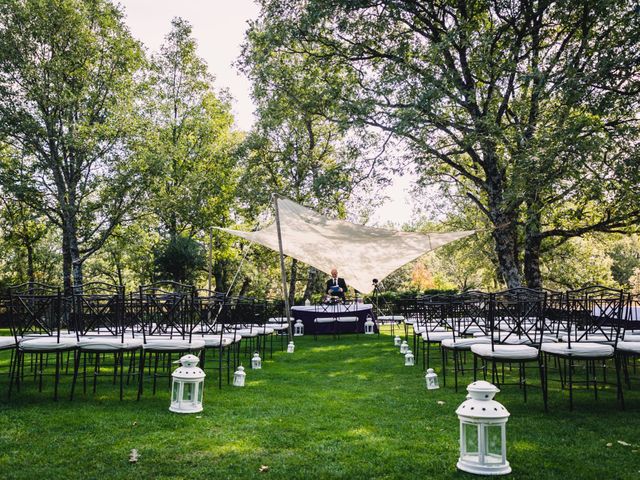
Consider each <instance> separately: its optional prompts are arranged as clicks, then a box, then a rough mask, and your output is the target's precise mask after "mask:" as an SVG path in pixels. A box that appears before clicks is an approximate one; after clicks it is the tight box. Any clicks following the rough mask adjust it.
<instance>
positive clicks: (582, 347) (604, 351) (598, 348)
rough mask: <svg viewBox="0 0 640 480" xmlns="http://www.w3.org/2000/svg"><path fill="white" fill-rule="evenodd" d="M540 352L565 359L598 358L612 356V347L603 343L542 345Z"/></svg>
mask: <svg viewBox="0 0 640 480" xmlns="http://www.w3.org/2000/svg"><path fill="white" fill-rule="evenodd" d="M541 350H542V351H543V352H545V353H552V354H554V355H562V356H566V357H585V358H600V357H610V356H611V355H613V347H612V346H611V345H606V344H604V343H590V342H576V343H572V344H571V348H569V344H568V343H544V344H542V347H541Z"/></svg>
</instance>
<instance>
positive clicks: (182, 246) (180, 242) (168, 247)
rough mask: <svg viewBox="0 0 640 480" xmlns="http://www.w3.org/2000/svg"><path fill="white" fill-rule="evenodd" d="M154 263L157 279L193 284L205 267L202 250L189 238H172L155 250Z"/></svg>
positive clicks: (198, 244) (199, 245)
mask: <svg viewBox="0 0 640 480" xmlns="http://www.w3.org/2000/svg"><path fill="white" fill-rule="evenodd" d="M154 263H155V267H156V272H157V275H158V279H162V280H173V281H174V282H180V283H187V284H194V283H195V280H196V277H197V275H198V273H199V270H202V269H204V267H205V265H206V262H205V257H204V248H203V247H202V245H201V244H200V243H198V242H197V241H195V240H193V239H192V238H190V237H185V236H178V237H173V238H171V239H169V241H168V242H165V243H162V244H160V246H159V247H158V248H157V249H156V251H155V257H154Z"/></svg>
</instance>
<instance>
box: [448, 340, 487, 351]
mask: <svg viewBox="0 0 640 480" xmlns="http://www.w3.org/2000/svg"><path fill="white" fill-rule="evenodd" d="M482 343H491V339H490V338H489V337H474V338H456V339H455V342H454V341H453V338H445V339H444V340H442V346H443V347H444V348H452V349H453V348H455V349H457V350H469V349H470V348H471V345H478V344H482Z"/></svg>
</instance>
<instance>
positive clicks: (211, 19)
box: [118, 0, 412, 226]
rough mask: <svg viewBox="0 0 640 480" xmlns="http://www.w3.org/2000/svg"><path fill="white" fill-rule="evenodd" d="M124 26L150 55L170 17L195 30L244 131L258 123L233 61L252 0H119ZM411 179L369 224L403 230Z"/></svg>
mask: <svg viewBox="0 0 640 480" xmlns="http://www.w3.org/2000/svg"><path fill="white" fill-rule="evenodd" d="M118 3H119V4H120V5H121V6H122V7H123V9H124V13H125V16H126V18H125V22H126V23H127V25H128V26H129V29H130V30H131V33H132V35H133V36H134V37H135V38H137V39H138V40H140V41H141V42H142V43H143V44H144V45H145V46H146V48H147V49H148V50H149V52H157V51H158V50H159V48H160V45H161V44H162V42H163V40H164V37H165V35H166V34H167V33H168V32H169V29H170V28H171V19H172V18H174V17H181V18H183V19H185V20H187V21H188V22H189V23H190V24H191V26H192V27H193V36H194V37H195V39H196V40H197V42H198V54H199V55H200V57H202V58H203V59H204V60H205V61H206V62H207V65H208V66H209V71H210V72H211V74H212V75H213V76H214V77H215V79H216V80H215V85H216V87H217V88H219V89H227V90H228V91H229V92H230V94H231V96H232V97H233V99H234V100H233V114H234V117H235V120H236V126H237V128H239V129H240V130H245V131H246V130H249V129H250V128H251V125H252V124H253V121H254V116H253V111H254V106H253V103H252V101H251V95H250V91H251V84H250V82H249V80H248V79H247V78H245V77H244V76H243V75H242V74H241V73H240V72H239V71H238V70H237V68H236V67H234V66H233V63H234V61H235V60H236V59H237V58H238V56H239V55H240V52H241V45H242V42H243V41H244V32H245V31H246V29H247V28H248V22H249V20H252V19H255V18H257V17H258V14H259V7H258V6H257V5H256V4H255V3H254V2H253V0H180V1H178V0H120V1H119V2H118ZM411 181H412V178H410V177H395V178H394V179H393V182H392V184H391V185H390V186H389V187H387V188H386V189H385V190H383V191H382V192H380V195H382V196H386V197H389V200H388V201H387V202H386V203H385V204H384V205H383V206H382V207H381V208H379V209H378V210H377V211H376V212H375V213H374V215H372V217H371V219H370V220H369V224H370V225H380V226H381V225H385V224H389V223H391V224H394V225H396V226H400V225H402V224H403V223H407V222H408V221H409V220H410V217H411V212H412V203H411V197H410V194H409V189H410V188H411Z"/></svg>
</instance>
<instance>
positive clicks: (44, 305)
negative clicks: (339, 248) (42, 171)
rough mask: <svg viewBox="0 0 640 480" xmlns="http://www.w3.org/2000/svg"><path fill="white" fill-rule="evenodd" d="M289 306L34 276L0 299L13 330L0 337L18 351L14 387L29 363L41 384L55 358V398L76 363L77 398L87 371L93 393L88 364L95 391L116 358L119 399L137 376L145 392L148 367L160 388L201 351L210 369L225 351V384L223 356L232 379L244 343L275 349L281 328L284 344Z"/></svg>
mask: <svg viewBox="0 0 640 480" xmlns="http://www.w3.org/2000/svg"><path fill="white" fill-rule="evenodd" d="M282 313H283V305H282V302H278V301H267V300H259V299H255V298H246V297H228V296H225V295H222V294H219V293H217V292H212V291H206V290H197V289H196V288H195V287H193V286H190V285H183V284H179V283H175V282H159V283H154V284H152V285H145V286H141V287H140V288H139V289H138V290H137V291H136V292H130V293H129V294H125V291H124V288H123V287H120V286H114V285H109V284H105V283H100V282H94V283H89V284H85V285H82V286H77V287H75V288H74V291H73V294H72V295H63V294H62V293H61V291H60V289H59V288H57V287H52V286H49V285H42V284H35V283H29V284H23V285H19V286H16V287H12V288H10V290H9V295H8V296H7V297H5V298H3V299H2V302H1V303H0V315H2V316H3V317H5V320H6V321H7V323H8V324H9V326H10V328H11V334H12V336H11V337H2V339H3V340H2V343H0V348H1V349H4V350H11V360H10V382H9V394H11V392H12V390H13V389H14V388H16V389H20V384H21V383H22V381H23V380H24V378H25V376H26V373H25V368H26V367H27V363H29V364H28V370H29V372H30V373H33V376H34V379H35V380H36V381H37V382H38V385H39V388H40V389H42V382H43V372H44V371H45V370H46V367H47V365H48V364H49V361H50V360H51V358H53V359H54V361H55V367H54V372H53V376H54V398H56V399H57V397H58V385H59V379H60V375H61V374H62V373H63V372H64V373H68V372H69V370H70V369H71V371H72V373H73V380H72V386H71V397H72V398H73V395H74V391H75V388H76V384H77V381H78V379H79V377H80V376H81V377H82V381H83V387H84V391H85V392H86V389H87V375H88V374H87V371H88V370H87V368H89V370H90V374H89V375H92V376H93V389H94V391H95V388H96V382H97V377H98V374H99V373H100V372H101V370H102V367H103V366H102V364H101V362H103V361H104V360H105V358H107V357H108V358H112V359H113V362H112V364H111V365H112V372H113V373H112V374H113V381H114V383H115V382H116V381H117V379H119V385H120V398H122V396H123V389H124V383H125V381H126V382H127V383H128V382H130V381H131V379H135V380H137V381H138V398H140V396H141V395H142V393H143V385H144V381H143V380H144V375H145V372H146V373H147V374H148V375H151V376H152V377H153V392H154V393H155V391H156V383H157V382H156V379H157V377H158V376H161V375H166V374H168V373H169V372H170V370H171V368H172V366H171V361H172V359H173V358H176V357H179V356H180V355H182V354H184V353H196V354H199V355H200V358H201V366H202V367H203V368H206V354H207V351H216V352H217V354H218V382H219V386H220V387H221V386H222V379H223V363H224V360H225V358H226V364H227V382H229V381H230V371H231V369H232V368H235V366H236V365H237V364H238V363H239V362H240V361H241V344H243V345H244V347H245V352H244V354H245V356H246V355H247V354H250V353H252V352H253V351H260V352H263V351H264V352H266V349H267V346H269V347H270V355H272V353H273V337H274V334H280V337H281V340H280V342H281V348H282V347H283V345H284V341H285V338H283V337H284V336H285V335H284V334H285V333H286V331H287V330H288V328H289V324H288V322H287V321H286V320H285V318H284V316H283V314H282ZM269 338H271V340H270V341H269V340H268V339H269ZM268 341H269V342H270V343H269V344H267V342H268ZM27 359H29V362H26V361H25V360H27ZM52 363H53V362H52ZM125 371H126V375H125Z"/></svg>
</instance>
